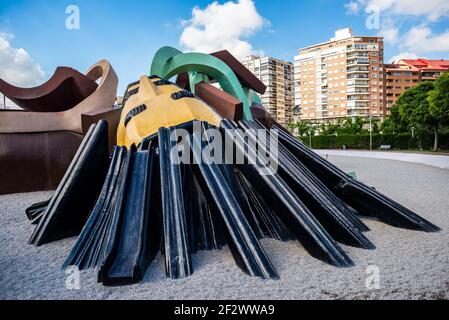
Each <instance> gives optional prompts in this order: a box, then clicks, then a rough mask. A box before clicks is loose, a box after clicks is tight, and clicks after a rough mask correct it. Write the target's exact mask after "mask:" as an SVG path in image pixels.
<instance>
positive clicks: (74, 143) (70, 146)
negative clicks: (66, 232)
mask: <svg viewBox="0 0 449 320" xmlns="http://www.w3.org/2000/svg"><path fill="white" fill-rule="evenodd" d="M100 78H101V80H100V82H99V84H98V85H97V83H96V81H97V80H99V79H100ZM117 84H118V78H117V75H116V73H115V71H114V70H113V68H112V67H111V65H110V63H109V62H108V61H106V60H101V61H99V62H98V63H96V64H95V65H93V66H92V67H91V68H89V70H88V71H87V72H86V74H85V75H82V74H81V73H79V72H78V71H76V70H74V69H71V68H58V69H57V70H56V72H55V74H54V75H53V76H52V78H51V79H50V80H49V81H47V82H46V83H45V84H43V85H41V86H39V87H36V88H30V89H23V88H17V87H13V86H11V85H8V84H6V83H5V82H4V81H1V82H0V91H1V92H2V93H4V94H5V95H6V96H8V97H9V98H10V99H11V100H13V101H14V102H15V103H17V104H18V105H19V106H21V107H22V108H24V109H26V110H0V181H1V182H2V183H1V184H0V194H6V193H15V192H28V191H38V190H52V189H55V188H56V187H57V186H58V184H59V182H60V180H61V178H62V177H63V175H64V172H65V171H66V170H67V167H68V165H69V164H70V162H71V160H72V158H73V156H74V155H75V152H76V150H77V149H78V147H79V145H80V143H81V140H82V139H83V137H84V135H85V133H86V132H87V129H88V128H89V127H90V125H91V124H92V123H95V122H97V121H98V120H100V119H105V120H107V121H108V125H109V143H110V146H111V147H112V146H113V145H114V144H115V136H116V127H117V123H118V121H119V118H120V110H117V109H113V104H114V102H115V99H116V91H117Z"/></svg>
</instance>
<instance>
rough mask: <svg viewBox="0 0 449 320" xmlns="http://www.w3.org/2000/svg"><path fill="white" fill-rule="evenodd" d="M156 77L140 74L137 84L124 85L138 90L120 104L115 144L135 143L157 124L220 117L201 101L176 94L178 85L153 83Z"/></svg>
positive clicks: (217, 121)
mask: <svg viewBox="0 0 449 320" xmlns="http://www.w3.org/2000/svg"><path fill="white" fill-rule="evenodd" d="M158 81H161V79H159V78H154V79H150V78H149V77H147V76H142V77H140V82H139V83H138V84H136V85H134V86H131V87H129V88H128V91H127V92H128V93H130V92H132V91H133V90H134V91H136V89H137V90H138V92H137V93H135V94H133V95H130V96H129V98H128V100H127V101H126V102H125V106H124V107H123V110H122V115H121V119H120V123H119V126H118V130H117V144H118V145H119V146H125V147H127V148H130V147H131V146H132V145H133V144H135V145H136V146H137V145H139V143H140V142H141V141H142V140H143V139H145V138H146V137H149V136H151V135H152V134H154V133H157V131H158V129H159V128H161V127H172V126H178V125H180V124H183V123H187V122H189V121H193V120H198V121H206V122H208V123H210V124H211V125H215V126H219V125H220V121H221V117H220V116H219V115H218V114H217V113H216V112H215V111H214V110H213V109H211V108H210V107H209V106H208V105H207V104H205V103H204V102H203V101H201V100H199V99H197V98H193V97H188V96H187V97H181V98H179V94H180V93H182V90H181V89H180V88H179V87H177V86H176V85H173V84H163V85H157V82H158ZM155 83H156V84H155ZM177 94H178V98H177V97H176V95H177Z"/></svg>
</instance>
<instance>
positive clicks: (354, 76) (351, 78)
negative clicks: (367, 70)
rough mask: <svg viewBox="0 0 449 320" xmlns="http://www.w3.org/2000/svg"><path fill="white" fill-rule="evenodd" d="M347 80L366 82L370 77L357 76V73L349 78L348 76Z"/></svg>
mask: <svg viewBox="0 0 449 320" xmlns="http://www.w3.org/2000/svg"><path fill="white" fill-rule="evenodd" d="M347 79H349V80H356V81H357V80H366V79H369V77H368V76H367V75H366V74H357V73H354V74H349V75H348V76H347Z"/></svg>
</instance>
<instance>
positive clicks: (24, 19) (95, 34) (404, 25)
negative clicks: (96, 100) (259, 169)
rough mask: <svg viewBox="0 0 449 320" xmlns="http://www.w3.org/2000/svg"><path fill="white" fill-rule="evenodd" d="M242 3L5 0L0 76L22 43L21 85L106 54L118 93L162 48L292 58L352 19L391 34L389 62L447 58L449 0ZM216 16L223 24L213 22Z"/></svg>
mask: <svg viewBox="0 0 449 320" xmlns="http://www.w3.org/2000/svg"><path fill="white" fill-rule="evenodd" d="M240 1H241V2H244V3H245V7H242V6H240V5H242V4H240V5H239V4H237V3H236V2H237V0H234V5H229V4H231V3H228V1H218V3H217V4H216V5H215V6H209V5H210V4H211V3H212V1H201V0H193V1H192V0H171V1H151V0H150V1H148V0H147V1H144V0H128V1H113V0H71V1H60V0H0V37H3V49H5V46H7V48H6V49H5V51H7V53H6V54H7V55H8V56H7V57H6V58H3V57H2V56H1V54H3V53H2V52H1V51H0V76H2V77H7V78H8V79H7V80H11V81H12V82H14V80H15V79H14V77H15V75H14V73H15V72H14V70H15V69H14V66H13V65H12V64H14V63H16V62H17V59H16V58H14V57H15V55H16V54H19V51H18V49H20V48H23V49H24V50H25V51H26V53H27V57H26V59H29V60H30V61H27V62H26V63H25V64H24V66H22V67H20V66H17V68H16V69H17V76H16V78H17V81H16V82H20V81H19V80H23V81H22V83H23V84H25V85H31V84H32V83H31V82H30V83H27V80H26V79H27V77H28V78H33V77H34V78H39V77H41V78H42V79H38V80H39V81H41V80H44V79H46V78H48V77H49V76H51V74H52V73H53V71H54V69H55V68H56V66H58V65H65V66H71V67H74V68H77V69H79V70H82V71H84V70H85V69H86V68H87V67H89V66H90V65H91V64H93V63H94V62H96V61H97V60H99V59H102V58H106V59H108V60H109V61H111V63H112V65H113V67H114V69H115V70H116V71H117V73H118V75H119V78H120V85H119V94H121V93H122V91H123V90H124V88H125V87H126V84H127V83H129V82H132V81H134V80H136V79H137V78H138V77H139V75H141V74H145V73H147V72H148V69H149V66H150V63H151V59H152V57H153V54H154V53H155V51H156V50H157V49H158V48H159V47H161V46H164V45H170V46H174V47H178V48H180V49H183V50H195V49H197V50H209V49H210V50H212V49H216V48H219V47H220V46H221V45H223V43H226V44H227V45H228V46H230V47H231V48H232V49H233V50H235V51H236V52H237V54H243V53H247V52H254V53H264V54H268V55H271V56H274V57H278V58H282V59H285V60H290V61H293V56H294V55H295V54H296V52H297V49H298V48H300V47H304V46H307V45H311V44H314V43H317V42H323V41H326V40H328V39H329V38H330V37H331V36H333V32H334V30H335V29H337V28H341V27H346V26H348V27H352V29H353V31H354V33H355V34H358V35H376V34H381V35H386V36H387V37H388V41H386V52H385V59H386V60H389V59H390V58H391V57H394V56H397V55H401V56H402V55H403V54H405V55H408V56H411V57H414V56H422V57H427V58H446V59H448V58H449V54H448V52H449V6H448V5H447V3H449V1H447V0H426V1H422V0H419V2H417V0H406V1H408V4H409V5H407V2H405V0H397V1H395V0H318V1H317V0H313V1H312V0H311V1H298V0H287V1H272V0H256V1H255V2H254V3H253V2H252V1H251V0H240ZM411 2H412V3H411ZM415 2H416V3H417V4H414V3H415ZM419 3H425V4H426V6H425V7H424V6H422V7H421V6H420V4H419ZM68 5H76V6H78V8H79V9H80V29H79V30H68V29H67V28H66V27H65V21H66V18H67V16H68V15H67V14H66V13H65V10H66V7H67V6H68ZM208 6H209V7H208ZM373 6H374V7H373ZM429 6H430V9H429ZM194 7H198V9H197V12H196V14H192V10H193V8H194ZM372 8H375V9H376V10H378V11H374V12H379V17H380V25H379V26H377V27H376V28H374V29H373V28H371V29H368V28H367V26H366V20H367V18H368V17H369V16H370V14H371V13H372V12H373V11H372ZM226 10H228V11H226ZM240 15H241V16H240ZM210 17H212V19H213V18H214V17H215V18H216V17H218V18H217V19H216V20H219V21H218V22H217V23H215V24H214V23H213V22H212V23H211V22H210V21H209V20H210V19H208V18H210ZM209 30H212V31H210V32H209ZM214 30H215V33H214ZM217 30H218V32H217ZM195 35H199V36H196V39H195ZM222 37H225V38H222ZM203 39H207V40H204V41H203ZM446 40H447V43H442V42H445V41H446ZM5 43H7V44H5ZM404 43H405V45H404ZM0 49H1V42H0ZM22 53H23V52H22ZM8 59H9V60H8ZM1 60H3V61H4V64H5V65H2V62H1ZM6 61H10V62H8V63H7V62H6ZM6 63H7V65H6ZM19 63H20V62H19ZM25 66H26V67H25ZM1 68H3V73H2V71H1ZM33 68H34V69H33ZM33 70H34V71H35V72H34V73H33ZM27 72H28V73H27ZM6 73H8V75H6V76H5V74H6ZM19 75H20V77H19ZM34 78H33V79H34ZM33 84H34V83H33Z"/></svg>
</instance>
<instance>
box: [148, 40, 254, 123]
mask: <svg viewBox="0 0 449 320" xmlns="http://www.w3.org/2000/svg"><path fill="white" fill-rule="evenodd" d="M150 72H151V74H154V75H158V76H159V77H162V78H165V79H169V78H171V77H173V76H175V75H178V74H180V73H184V72H187V73H189V81H190V84H191V85H193V88H194V84H196V83H197V82H198V81H203V79H205V78H204V76H209V77H212V78H214V79H216V80H217V81H218V83H219V84H220V86H221V87H222V89H223V90H224V91H225V92H227V93H229V94H231V95H233V96H234V97H236V98H237V99H239V100H240V101H242V103H243V114H244V118H245V119H247V120H251V119H252V116H251V110H250V106H251V103H252V101H249V99H248V94H247V92H246V91H245V89H244V88H243V87H242V85H241V84H240V81H239V80H238V78H237V76H236V75H235V73H234V71H232V69H231V68H229V66H228V65H227V64H226V63H224V62H223V61H221V60H220V59H218V58H216V57H214V56H211V55H208V54H204V53H182V52H181V51H179V50H177V49H175V48H172V47H162V48H160V49H159V50H158V51H157V52H156V54H155V56H154V58H153V62H152V64H151V71H150Z"/></svg>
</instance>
